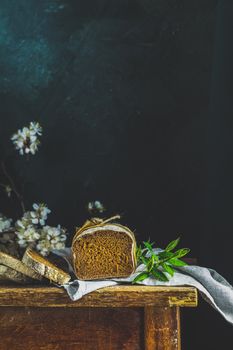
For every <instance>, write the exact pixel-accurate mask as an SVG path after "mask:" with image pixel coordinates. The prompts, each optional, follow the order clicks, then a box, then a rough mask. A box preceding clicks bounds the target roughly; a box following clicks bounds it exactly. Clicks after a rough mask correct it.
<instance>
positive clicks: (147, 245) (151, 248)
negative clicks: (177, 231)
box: [143, 241, 154, 252]
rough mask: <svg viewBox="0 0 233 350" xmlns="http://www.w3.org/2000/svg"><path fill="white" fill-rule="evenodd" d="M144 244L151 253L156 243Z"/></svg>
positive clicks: (148, 242)
mask: <svg viewBox="0 0 233 350" xmlns="http://www.w3.org/2000/svg"><path fill="white" fill-rule="evenodd" d="M143 244H144V246H145V247H146V248H147V249H148V250H149V251H150V252H152V251H153V245H154V242H150V241H147V242H143Z"/></svg>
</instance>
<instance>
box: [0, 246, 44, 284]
mask: <svg viewBox="0 0 233 350" xmlns="http://www.w3.org/2000/svg"><path fill="white" fill-rule="evenodd" d="M0 264H2V265H5V266H8V267H10V268H11V269H13V270H16V271H17V272H20V273H21V274H23V275H26V276H27V277H30V278H32V279H35V280H39V281H40V280H41V279H42V276H41V275H39V274H38V273H36V272H35V271H34V270H32V269H31V268H29V267H27V266H26V265H25V264H24V263H23V262H22V261H20V260H19V259H17V258H15V257H13V256H11V255H9V254H7V253H4V252H0Z"/></svg>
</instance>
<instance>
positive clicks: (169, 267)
mask: <svg viewBox="0 0 233 350" xmlns="http://www.w3.org/2000/svg"><path fill="white" fill-rule="evenodd" d="M162 267H163V268H164V270H165V271H166V272H167V273H169V275H170V276H173V275H174V272H175V271H174V269H173V268H172V267H171V266H170V265H168V264H166V263H164V264H162Z"/></svg>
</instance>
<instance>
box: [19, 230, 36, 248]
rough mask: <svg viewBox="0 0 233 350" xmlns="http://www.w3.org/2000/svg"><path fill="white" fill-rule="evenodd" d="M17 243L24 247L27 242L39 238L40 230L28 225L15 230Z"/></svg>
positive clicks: (33, 241) (32, 241)
mask: <svg viewBox="0 0 233 350" xmlns="http://www.w3.org/2000/svg"><path fill="white" fill-rule="evenodd" d="M16 235H17V238H18V244H19V246H20V247H26V246H27V245H28V243H35V242H36V241H37V240H38V239H39V238H40V231H39V230H38V229H36V227H34V226H32V225H30V226H28V227H27V228H26V230H24V229H21V230H19V231H16Z"/></svg>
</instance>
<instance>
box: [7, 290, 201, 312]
mask: <svg viewBox="0 0 233 350" xmlns="http://www.w3.org/2000/svg"><path fill="white" fill-rule="evenodd" d="M197 303H198V297H197V290H196V288H194V287H188V286H177V287H175V286H174V287H173V286H172V287H170V286H131V285H130V286H129V285H119V286H113V287H107V288H101V289H98V290H96V291H94V292H92V293H90V294H87V295H85V296H83V297H82V298H81V299H80V300H77V301H72V300H70V298H69V296H68V295H67V293H66V291H65V290H64V289H63V288H58V287H54V286H27V287H25V286H20V287H19V286H7V285H2V286H0V306H8V307H9V306H14V307H16V306H30V307H145V306H160V307H161V306H163V307H168V306H169V307H172V306H179V307H196V306H197Z"/></svg>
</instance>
